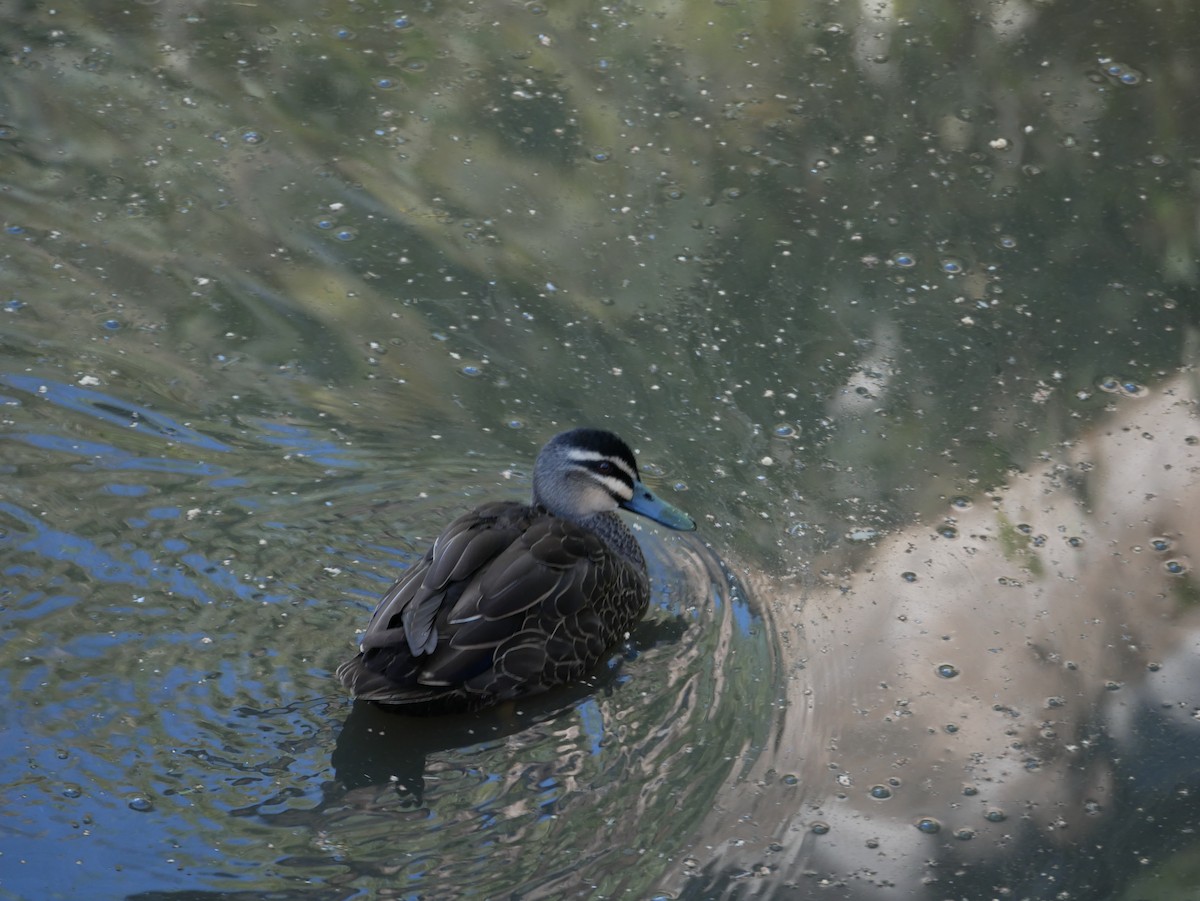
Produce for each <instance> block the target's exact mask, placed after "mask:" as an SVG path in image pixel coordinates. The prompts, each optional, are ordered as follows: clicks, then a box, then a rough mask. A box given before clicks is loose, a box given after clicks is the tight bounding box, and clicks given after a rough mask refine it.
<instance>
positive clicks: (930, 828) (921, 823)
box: [913, 817, 942, 835]
mask: <svg viewBox="0 0 1200 901" xmlns="http://www.w3.org/2000/svg"><path fill="white" fill-rule="evenodd" d="M913 825H914V826H916V827H917V829H919V830H920V831H921V832H924V833H925V834H926V835H936V834H937V833H939V832H941V831H942V824H941V823H939V822H938V821H937V820H935V819H934V818H933V817H920V818H919V819H917V820H915V821H913Z"/></svg>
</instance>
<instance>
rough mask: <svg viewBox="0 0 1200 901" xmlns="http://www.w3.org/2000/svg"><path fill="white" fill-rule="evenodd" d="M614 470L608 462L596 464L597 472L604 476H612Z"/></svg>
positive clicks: (603, 461) (602, 461)
mask: <svg viewBox="0 0 1200 901" xmlns="http://www.w3.org/2000/svg"><path fill="white" fill-rule="evenodd" d="M614 468H615V467H614V466H613V465H612V463H611V462H609V461H608V460H601V461H600V462H598V463H597V464H596V472H598V473H600V475H602V476H610V475H612V474H613V469H614Z"/></svg>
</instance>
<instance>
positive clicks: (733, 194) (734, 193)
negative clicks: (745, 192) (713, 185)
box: [723, 188, 742, 200]
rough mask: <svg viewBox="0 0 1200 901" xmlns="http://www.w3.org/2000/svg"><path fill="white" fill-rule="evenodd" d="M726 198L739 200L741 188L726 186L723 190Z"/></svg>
mask: <svg viewBox="0 0 1200 901" xmlns="http://www.w3.org/2000/svg"><path fill="white" fill-rule="evenodd" d="M723 193H724V194H725V199H726V200H739V199H740V198H741V196H742V189H741V188H726V189H725V191H724V192H723Z"/></svg>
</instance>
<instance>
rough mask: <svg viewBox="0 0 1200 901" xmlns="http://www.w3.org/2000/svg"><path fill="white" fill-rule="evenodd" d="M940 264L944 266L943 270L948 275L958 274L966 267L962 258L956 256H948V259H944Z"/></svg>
mask: <svg viewBox="0 0 1200 901" xmlns="http://www.w3.org/2000/svg"><path fill="white" fill-rule="evenodd" d="M938 265H939V266H941V267H942V272H945V273H947V274H948V275H958V274H959V273H960V272H962V271H964V269H965V268H966V267H965V266H964V265H963V263H962V260H956V259H954V257H946V259H944V260H942V261H941V262H940V263H939V264H938Z"/></svg>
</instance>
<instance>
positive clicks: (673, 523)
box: [621, 482, 696, 532]
mask: <svg viewBox="0 0 1200 901" xmlns="http://www.w3.org/2000/svg"><path fill="white" fill-rule="evenodd" d="M621 506H622V507H624V508H625V509H626V510H629V511H630V512H631V513H637V514H639V515H641V516H645V517H646V518H647V519H652V520H654V521H655V522H660V523H662V524H663V525H664V526H667V527H669V528H672V529H678V530H679V531H681V532H691V531H692V530H693V529H695V528H696V521H695V520H694V519H692V518H691V517H690V516H688V515H687V514H686V513H684V512H683V511H682V510H680V509H679V508H678V507H676V506H674V505H673V504H668V503H667V502H666V501H664V500H663V499H662V498H660V497H659V496H658V495H656V494H655V493H654V492H653V491H651V490H650V489H649V488H647V487H646V486H645V485H643V484H642V483H641V482H634V483H633V497H632V498H631V499H630V500H627V501H626V502H625V503H623V504H621Z"/></svg>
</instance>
